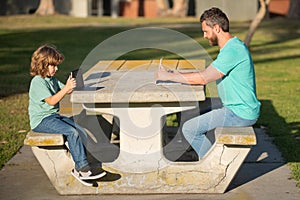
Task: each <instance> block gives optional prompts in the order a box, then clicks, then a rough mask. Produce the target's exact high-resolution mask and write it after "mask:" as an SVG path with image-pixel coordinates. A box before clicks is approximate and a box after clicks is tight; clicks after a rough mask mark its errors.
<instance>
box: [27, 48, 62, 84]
mask: <svg viewBox="0 0 300 200" xmlns="http://www.w3.org/2000/svg"><path fill="white" fill-rule="evenodd" d="M63 60H64V56H63V54H61V53H60V52H59V51H58V50H57V49H56V48H55V47H54V46H51V45H42V46H40V47H39V48H38V49H37V50H35V52H34V53H33V54H32V57H31V64H30V75H31V76H36V75H40V76H42V77H43V78H45V77H46V76H47V75H46V74H47V72H48V66H49V65H54V66H57V65H59V64H60V63H62V61H63Z"/></svg>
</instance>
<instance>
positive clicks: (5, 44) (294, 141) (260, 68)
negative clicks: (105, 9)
mask: <svg viewBox="0 0 300 200" xmlns="http://www.w3.org/2000/svg"><path fill="white" fill-rule="evenodd" d="M181 23H182V24H184V26H178V24H181ZM186 25H189V26H186ZM143 26H163V27H171V29H174V30H177V31H179V32H181V33H184V34H186V35H188V36H190V37H192V38H193V39H195V40H196V41H197V42H199V43H200V44H201V45H202V46H203V47H205V48H206V49H207V51H208V53H209V54H210V56H211V57H212V58H215V57H216V55H217V53H218V48H217V47H209V45H208V42H207V41H206V40H205V39H203V38H202V33H201V29H200V26H199V24H198V19H196V18H185V19H141V18H139V19H124V18H120V19H111V18H95V17H91V18H87V19H82V18H70V17H66V16H54V17H53V16H52V17H34V16H13V17H0V60H1V62H0V80H1V83H0V111H1V112H0V165H1V167H2V166H3V165H4V164H5V163H6V162H7V161H8V160H9V159H10V158H11V157H12V156H13V155H14V154H15V153H16V152H17V151H18V149H19V148H20V147H21V146H22V145H23V139H24V137H25V135H26V133H27V131H29V129H30V128H29V121H28V116H27V106H28V86H29V81H30V76H29V64H30V57H31V54H32V52H33V51H34V50H35V49H36V48H37V47H38V46H39V45H41V44H44V43H52V44H54V45H55V46H57V47H58V48H59V49H60V50H61V52H62V53H63V54H64V55H65V57H66V59H65V61H64V62H63V64H62V65H61V67H60V69H59V72H58V74H57V77H58V78H59V79H61V80H65V79H66V77H67V75H68V72H69V71H70V70H71V69H74V68H76V67H78V66H80V64H81V62H82V61H83V60H84V58H85V57H86V56H87V54H88V53H89V52H90V51H91V50H92V49H93V48H94V47H95V46H97V45H98V44H99V43H100V42H102V41H104V40H105V39H107V38H109V37H110V36H113V35H115V34H117V33H120V32H122V31H125V30H129V29H131V28H135V27H143ZM248 26H249V22H244V23H241V22H239V23H237V22H233V23H232V24H231V32H232V33H233V35H236V36H238V37H240V38H241V39H244V37H245V35H246V32H247V29H248ZM250 50H251V53H252V56H253V60H254V63H255V68H256V78H257V93H258V98H259V99H260V100H261V102H262V109H261V117H260V119H259V121H258V123H257V124H256V126H263V127H265V128H266V129H267V133H268V134H269V135H270V136H271V137H272V138H273V142H274V143H275V144H276V145H277V146H278V148H279V149H280V150H281V152H282V154H283V156H284V158H285V159H286V162H287V163H289V165H290V167H291V171H292V175H293V178H294V179H296V180H297V181H298V186H299V187H300V132H299V127H300V114H299V110H300V108H299V100H300V98H299V96H300V95H299V93H300V86H299V79H300V24H299V21H297V20H288V19H280V18H277V19H271V20H265V21H263V22H262V24H261V26H260V27H259V28H258V30H257V31H256V33H255V35H254V37H253V40H252V43H251V48H250ZM160 57H161V55H160V53H158V52H156V53H155V52H152V53H151V52H148V53H147V54H146V52H144V51H140V52H135V53H134V55H132V54H131V55H128V58H135V59H159V58H160Z"/></svg>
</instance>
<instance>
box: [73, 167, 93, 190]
mask: <svg viewBox="0 0 300 200" xmlns="http://www.w3.org/2000/svg"><path fill="white" fill-rule="evenodd" d="M71 174H72V175H73V176H74V177H75V178H76V179H77V180H78V181H79V182H80V183H82V184H83V185H86V186H94V184H93V182H90V181H89V180H86V181H85V180H82V179H80V177H79V173H78V172H77V171H76V170H75V169H72V172H71Z"/></svg>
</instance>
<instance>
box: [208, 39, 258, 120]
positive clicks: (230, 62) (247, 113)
mask: <svg viewBox="0 0 300 200" xmlns="http://www.w3.org/2000/svg"><path fill="white" fill-rule="evenodd" d="M211 65H212V66H214V67H215V68H216V69H217V70H219V71H220V72H221V73H223V74H224V76H223V78H222V79H219V80H218V81H217V87H218V93H219V96H220V98H221V100H222V103H223V105H224V106H225V107H227V108H229V109H231V110H232V111H233V112H234V113H235V114H236V115H238V116H239V117H242V118H244V119H249V120H254V119H257V118H258V117H259V113H260V102H259V101H258V99H257V97H256V84H255V72H254V65H253V62H252V58H251V55H250V53H249V50H248V48H247V47H246V45H245V44H244V43H243V42H242V41H240V40H239V39H238V38H237V37H234V38H231V39H230V40H229V41H228V42H227V43H226V44H225V46H224V47H223V48H222V49H221V50H220V52H219V54H218V57H217V59H216V60H215V61H213V62H212V64H211Z"/></svg>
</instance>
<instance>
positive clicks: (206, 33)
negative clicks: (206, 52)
mask: <svg viewBox="0 0 300 200" xmlns="http://www.w3.org/2000/svg"><path fill="white" fill-rule="evenodd" d="M202 31H203V37H204V38H206V39H208V42H209V44H210V45H211V46H217V45H218V37H217V35H216V34H215V32H214V30H213V28H212V27H210V26H207V25H206V21H203V22H202Z"/></svg>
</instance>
